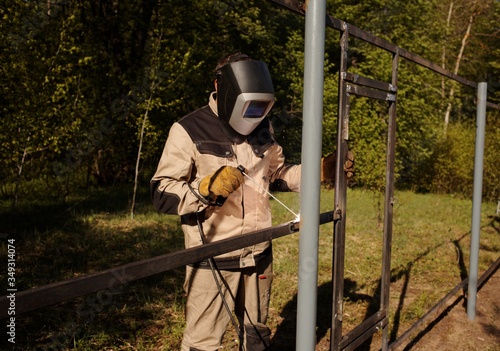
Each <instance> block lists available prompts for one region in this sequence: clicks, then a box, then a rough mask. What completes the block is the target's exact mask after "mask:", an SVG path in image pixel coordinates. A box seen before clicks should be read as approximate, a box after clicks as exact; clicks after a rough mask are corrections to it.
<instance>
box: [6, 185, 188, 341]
mask: <svg viewBox="0 0 500 351" xmlns="http://www.w3.org/2000/svg"><path fill="white" fill-rule="evenodd" d="M127 196H128V195H127V194H126V193H124V192H123V191H108V192H100V193H99V194H93V196H88V197H84V198H83V199H80V200H74V201H73V202H67V203H65V204H50V203H48V204H38V205H36V204H30V205H28V206H24V207H19V208H18V209H16V210H14V211H12V210H8V211H4V212H2V213H0V221H1V222H0V223H1V227H0V232H1V233H5V234H7V236H8V238H14V239H15V245H16V254H17V258H16V287H17V288H18V291H22V290H26V289H29V288H32V287H35V286H41V285H45V284H49V283H53V282H57V281H62V280H66V279H70V278H74V277H77V276H80V275H84V274H89V273H92V272H96V271H100V270H103V269H107V268H111V267H116V266H119V265H122V264H127V263H131V262H135V261H138V260H142V259H146V258H151V257H154V256H158V255H161V254H165V253H169V252H173V251H177V250H179V249H181V248H183V247H184V236H183V234H182V232H181V229H180V225H179V223H178V220H177V218H174V217H173V216H161V217H158V216H157V214H156V212H155V211H154V210H153V209H152V206H151V205H150V200H149V196H148V194H147V193H143V194H142V195H141V197H138V200H139V201H138V203H139V204H140V203H144V205H143V209H142V211H143V212H144V213H145V214H144V219H141V220H140V221H134V220H131V219H129V217H128V216H127V214H126V212H127V211H128V200H127ZM136 208H139V210H138V212H139V211H140V206H138V207H136ZM149 213H151V215H149ZM88 215H91V216H90V217H91V219H90V220H89V216H88ZM4 246H5V245H3V244H2V243H0V250H4V249H5V247H4ZM4 274H5V273H4ZM0 278H2V279H1V280H2V284H3V285H2V291H6V287H4V285H5V282H6V281H7V280H6V279H4V278H5V277H4V276H1V275H0ZM183 281H184V269H183V268H181V269H175V270H171V271H168V272H165V273H162V274H157V275H154V276H151V277H148V278H145V279H141V280H139V281H135V282H131V283H127V284H124V285H119V286H113V284H110V288H109V289H106V290H101V291H99V292H97V293H94V294H89V295H87V296H83V297H80V298H75V299H72V300H70V301H66V302H64V303H61V304H58V305H55V306H50V307H46V308H41V309H38V310H35V311H32V312H28V313H26V314H23V315H18V316H16V340H15V341H16V343H15V344H11V343H9V342H8V341H7V338H0V349H2V350H9V349H13V348H12V346H15V348H14V349H15V350H60V349H71V348H78V349H81V350H94V349H95V350H98V349H106V348H109V347H116V346H117V345H122V344H126V343H127V342H128V341H127V340H135V339H136V338H137V337H138V336H139V335H141V337H143V336H144V335H145V334H149V335H148V337H146V338H145V339H146V340H147V341H145V342H144V341H141V342H142V343H147V342H151V343H154V342H155V340H157V339H158V338H159V337H161V335H164V334H165V331H164V329H166V330H167V331H168V330H170V329H173V328H176V327H175V326H173V327H172V326H171V325H174V324H176V325H178V324H182V322H183V321H182V318H181V317H183V316H180V317H179V316H171V315H170V313H172V312H174V313H175V312H176V311H178V310H180V309H182V306H183V305H184V302H183V299H184V294H183V291H182V285H183ZM35 298H36V297H35ZM165 305H167V306H169V307H172V309H170V308H168V309H166V308H165V307H164V306H165ZM162 306H163V308H162ZM176 306H178V307H176ZM177 318H179V320H177ZM4 322H5V321H4ZM89 340H90V341H89ZM89 344H90V346H89ZM79 345H80V347H78V346H79ZM81 345H85V346H81ZM151 349H154V347H151Z"/></svg>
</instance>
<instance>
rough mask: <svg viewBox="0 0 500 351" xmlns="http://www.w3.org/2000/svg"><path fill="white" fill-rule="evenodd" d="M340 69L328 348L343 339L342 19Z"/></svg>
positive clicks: (345, 135) (345, 35) (345, 125)
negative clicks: (330, 322) (330, 323)
mask: <svg viewBox="0 0 500 351" xmlns="http://www.w3.org/2000/svg"><path fill="white" fill-rule="evenodd" d="M340 49H341V53H340V70H339V113H338V119H337V172H336V173H335V197H334V216H333V221H334V222H333V223H334V226H333V236H334V244H333V262H332V280H333V287H332V290H333V292H332V325H331V327H332V328H331V336H330V351H337V350H340V342H341V340H342V318H343V315H344V311H343V308H344V257H345V227H346V218H345V211H346V194H347V181H346V176H345V173H344V172H343V164H344V162H345V159H346V154H347V150H348V146H347V140H348V139H349V103H350V98H349V94H348V93H347V83H346V82H345V80H344V77H345V74H346V73H347V52H348V50H349V27H348V26H347V23H344V28H343V31H342V32H341V37H340Z"/></svg>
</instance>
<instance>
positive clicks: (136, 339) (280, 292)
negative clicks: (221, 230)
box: [0, 190, 500, 350]
mask: <svg viewBox="0 0 500 351" xmlns="http://www.w3.org/2000/svg"><path fill="white" fill-rule="evenodd" d="M277 196H278V197H279V199H280V200H281V201H283V202H284V203H285V204H286V205H287V206H288V207H290V208H291V209H292V210H293V211H294V212H299V211H300V209H299V206H300V197H299V195H298V194H294V193H282V194H277ZM395 197H396V199H397V200H396V202H395V205H394V220H393V243H392V261H391V290H390V308H389V317H390V323H391V324H390V328H391V329H395V330H396V331H397V332H398V333H397V334H398V335H399V334H401V333H402V332H404V331H405V330H406V328H407V327H408V326H410V325H411V324H412V323H414V322H415V320H416V319H418V318H420V317H422V315H423V314H425V313H426V311H427V310H428V309H429V308H430V307H432V306H433V305H434V304H435V303H436V302H437V301H439V300H440V299H441V298H442V297H443V296H444V295H445V294H446V293H448V291H450V290H451V289H452V288H454V287H455V286H456V285H457V284H458V283H459V282H460V281H461V280H462V279H464V278H465V277H466V275H467V271H468V262H469V245H470V244H469V242H470V225H471V224H470V222H471V219H470V218H471V201H470V200H466V199H460V198H456V197H453V196H448V195H421V194H413V193H410V192H396V194H395ZM83 199H84V200H83V201H82V199H78V200H75V202H74V203H71V202H68V203H66V204H64V205H57V206H55V205H53V206H49V207H48V208H47V207H43V206H42V207H37V208H35V209H26V210H25V212H24V213H23V212H22V211H20V210H19V212H18V213H14V214H13V213H10V212H8V211H4V215H2V218H3V219H5V218H9V220H8V221H3V222H2V223H3V225H4V227H3V228H2V232H4V233H11V235H12V236H13V237H16V243H17V250H18V253H19V256H18V262H17V267H18V272H17V274H18V281H19V288H20V290H23V289H27V288H30V287H34V286H40V285H44V284H49V283H53V282H56V281H60V280H63V279H68V278H72V277H75V276H80V275H83V274H87V273H91V272H96V271H99V270H102V269H107V268H111V267H114V266H118V265H122V264H126V263H130V262H134V261H137V260H142V259H146V258H150V257H154V256H157V255H161V254H164V253H168V252H173V251H177V250H181V249H182V248H183V245H184V239H183V235H182V232H181V230H180V221H179V219H178V218H177V217H176V216H166V215H162V214H158V213H156V211H154V209H153V208H152V206H151V205H150V202H149V198H148V197H147V196H146V195H144V196H143V197H142V198H141V199H140V202H139V204H138V206H137V211H136V213H135V216H134V219H131V218H130V215H129V213H128V209H127V200H126V199H127V197H126V196H125V197H124V196H123V194H121V193H118V194H114V193H104V194H93V196H92V197H88V196H87V197H84V198H83ZM271 203H272V209H273V214H274V224H276V225H277V224H281V223H284V222H287V221H291V220H293V219H294V216H293V215H292V214H291V213H289V212H288V210H286V209H285V208H283V207H282V206H281V205H280V204H279V203H278V202H277V201H274V200H273V201H272V202H271ZM383 204H384V201H383V198H382V196H381V195H379V194H374V193H371V192H366V191H362V190H349V191H348V195H347V214H346V223H347V230H346V263H345V279H346V284H345V292H344V297H345V311H344V312H345V316H344V321H343V329H344V332H347V331H349V330H350V329H352V328H353V327H354V326H356V325H358V324H359V323H360V322H361V321H362V320H363V319H364V318H366V317H367V316H368V315H369V314H370V313H372V312H373V311H376V310H377V309H378V299H379V293H380V291H379V289H380V285H379V280H380V271H381V253H382V235H383V220H382V219H383V206H384V205H383ZM320 208H321V212H327V211H330V210H331V209H332V208H333V191H332V190H323V191H322V195H321V204H320ZM495 208H496V204H489V203H485V204H483V207H482V228H481V251H480V262H479V269H480V274H481V273H482V272H483V271H484V270H485V269H487V267H488V266H489V265H490V264H491V263H492V262H493V261H495V260H496V259H497V258H498V255H499V252H500V233H499V227H500V223H499V222H498V218H495V217H493V214H494V213H495ZM8 216H11V217H8ZM21 218H27V220H25V221H24V222H16V220H18V219H21ZM308 235H315V233H303V232H300V233H294V234H291V235H289V236H286V237H282V238H280V239H277V240H275V241H274V243H273V254H274V271H275V276H276V278H275V280H274V285H273V291H272V299H271V309H270V317H269V326H270V327H271V328H272V330H273V335H274V348H275V349H276V350H292V349H294V346H293V345H294V342H295V320H296V318H297V316H296V294H297V284H298V279H299V276H298V274H297V272H298V260H299V240H307V237H308ZM5 250H6V248H5V246H1V247H0V253H1V254H2V255H4V254H5ZM318 250H319V262H318V268H319V269H318V304H319V306H320V307H319V308H318V320H317V331H318V348H317V349H318V350H327V349H329V346H328V343H329V341H328V338H329V327H330V323H331V316H330V306H331V279H332V251H333V225H332V223H327V224H324V225H322V226H321V227H320V229H319V247H318ZM3 278H4V277H2V281H3V282H4V281H5V279H3ZM183 280H184V269H183V268H179V269H175V270H173V271H170V272H165V273H162V274H157V275H155V276H152V277H149V278H145V279H142V280H139V281H136V282H132V283H127V284H125V285H122V286H119V287H117V288H114V289H110V290H108V291H102V292H100V293H97V294H91V295H89V296H84V297H81V298H77V299H73V300H71V301H68V302H65V303H62V304H59V305H57V306H52V307H47V308H43V309H40V310H37V311H34V312H31V313H28V314H26V315H23V316H18V317H17V323H18V329H17V330H18V334H17V336H18V342H17V343H16V350H33V349H37V348H38V349H50V348H51V347H52V348H53V349H56V348H57V347H59V346H60V347H62V349H69V348H74V349H77V350H130V349H133V350H175V349H178V346H179V344H180V340H181V338H182V331H183V328H184V301H185V296H184V292H183V290H182V284H183ZM2 287H3V286H2ZM3 290H4V291H5V289H3ZM378 337H379V336H376V337H375V339H374V344H375V343H376V342H377V341H378V339H377V338H378ZM236 339H237V338H236V334H235V332H234V330H233V328H232V327H230V328H229V332H228V334H227V336H226V338H225V342H224V346H225V347H224V350H236V349H237V348H236V346H235V345H236V343H235V341H234V340H236ZM2 342H3V341H2Z"/></svg>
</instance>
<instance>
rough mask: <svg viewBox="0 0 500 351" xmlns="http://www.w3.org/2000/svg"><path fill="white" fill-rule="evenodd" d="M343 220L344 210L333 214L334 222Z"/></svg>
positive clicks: (337, 210) (338, 210)
mask: <svg viewBox="0 0 500 351" xmlns="http://www.w3.org/2000/svg"><path fill="white" fill-rule="evenodd" d="M341 219H342V210H341V209H340V208H338V209H336V210H335V212H334V214H333V220H334V221H339V220H341Z"/></svg>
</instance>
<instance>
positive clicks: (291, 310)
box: [270, 279, 376, 351]
mask: <svg viewBox="0 0 500 351" xmlns="http://www.w3.org/2000/svg"><path fill="white" fill-rule="evenodd" d="M344 288H345V291H346V292H345V295H344V297H345V298H346V299H348V300H349V301H352V302H357V301H370V302H371V301H372V300H373V297H372V296H370V295H366V294H359V293H356V290H357V283H356V282H355V281H352V280H350V279H346V280H345V281H344ZM332 289H333V288H332V284H331V282H329V283H325V284H322V285H320V286H319V287H318V306H317V317H316V340H322V339H323V338H324V337H325V336H327V334H328V332H329V330H330V327H331V323H332V319H331V312H332ZM370 305H371V304H370ZM375 312H376V311H375ZM280 316H281V317H282V318H283V321H282V322H281V324H280V325H279V326H278V328H277V330H276V332H275V334H274V336H273V339H272V345H271V348H270V350H271V351H283V350H295V346H296V343H295V341H296V340H295V337H296V331H297V329H296V328H297V325H296V319H297V295H295V296H294V297H293V299H292V300H290V301H289V302H288V303H287V304H286V305H285V307H284V308H283V310H282V311H281V313H280Z"/></svg>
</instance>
